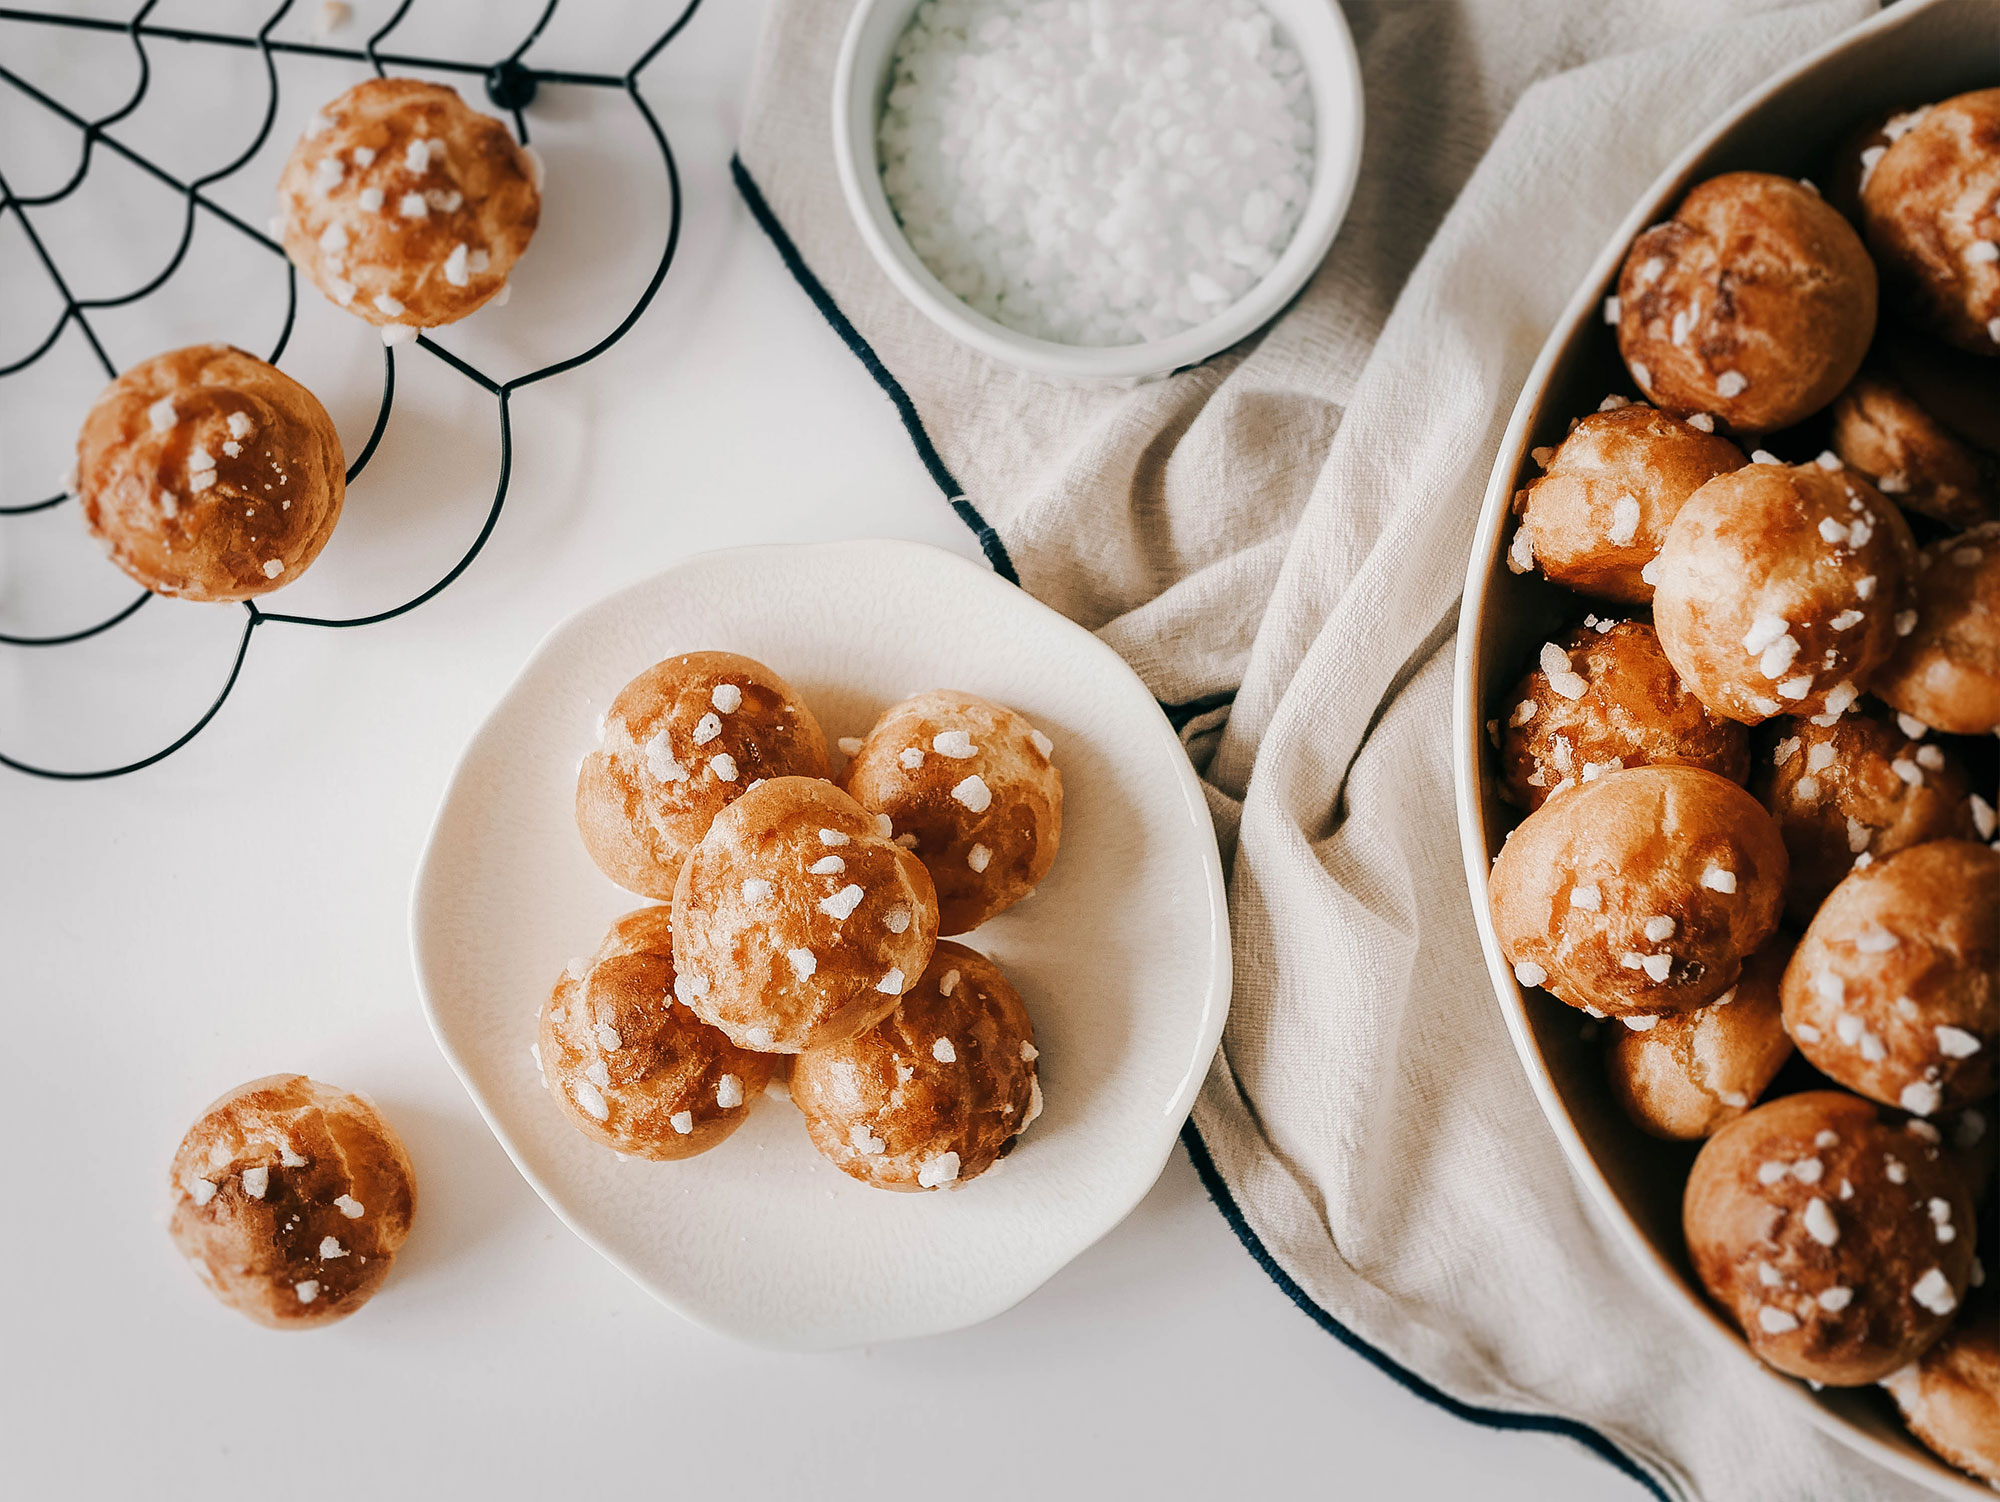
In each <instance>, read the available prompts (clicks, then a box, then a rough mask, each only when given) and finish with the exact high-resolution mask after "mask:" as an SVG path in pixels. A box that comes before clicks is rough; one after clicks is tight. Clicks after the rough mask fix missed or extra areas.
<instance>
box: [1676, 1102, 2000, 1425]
mask: <svg viewBox="0 0 2000 1502" xmlns="http://www.w3.org/2000/svg"><path fill="white" fill-rule="evenodd" d="M1916 1125H1917V1126H1920V1127H1921V1126H1924V1125H1925V1123H1922V1122H1918V1123H1916ZM1933 1135H1935V1134H1934V1133H1933ZM1681 1209H1682V1224H1683V1227H1684V1229H1685V1230H1686V1233H1687V1247H1688V1256H1689V1259H1690V1260H1691V1261H1692V1262H1693V1263H1694V1270H1695V1273H1696V1275H1697V1276H1698V1277H1699V1278H1700V1279H1701V1283H1702V1286H1703V1287H1704V1288H1706V1289H1707V1290H1708V1294H1709V1297H1710V1298H1712V1299H1714V1300H1715V1302H1716V1303H1717V1304H1719V1305H1721V1307H1722V1309H1723V1311H1724V1312H1725V1313H1726V1314H1728V1315H1729V1317H1730V1319H1731V1320H1733V1321H1734V1322H1735V1324H1736V1326H1737V1328H1738V1329H1740V1330H1741V1331H1742V1332H1743V1335H1744V1338H1745V1339H1746V1340H1748V1341H1749V1343H1750V1349H1751V1350H1753V1351H1755V1352H1756V1353H1757V1355H1758V1356H1760V1357H1762V1358H1763V1359H1764V1360H1765V1361H1767V1362H1769V1363H1770V1364H1771V1365H1772V1366H1774V1367H1776V1368H1777V1369H1778V1370H1779V1371H1781V1372H1788V1373H1790V1374H1791V1375H1792V1376H1794V1377H1804V1378H1807V1379H1809V1380H1810V1381H1813V1382H1821V1383H1825V1384H1826V1385H1827V1386H1829V1387H1856V1386H1860V1385H1861V1384H1863V1383H1868V1382H1877V1381H1880V1380H1881V1379H1882V1378H1884V1377H1886V1376H1888V1375H1889V1374H1890V1373H1891V1372H1893V1371H1896V1370H1897V1369H1898V1368H1900V1367H1902V1366H1904V1365H1905V1364H1906V1363H1908V1362H1910V1361H1913V1360H1914V1359H1916V1358H1917V1357H1918V1356H1920V1355H1922V1354H1923V1353H1924V1351H1925V1350H1926V1349H1928V1348H1929V1347H1930V1345H1931V1344H1932V1343H1933V1342H1934V1341H1936V1340H1937V1339H1938V1337H1939V1336H1941V1335H1943V1334H1944V1332H1945V1330H1946V1329H1947V1328H1948V1327H1949V1326H1950V1324H1951V1319H1952V1316H1953V1315H1954V1314H1956V1313H1957V1312H1958V1308H1959V1305H1960V1303H1961V1302H1962V1301H1963V1300H1964V1298H1965V1291H1966V1287H1967V1284H1968V1282H1969V1281H1970V1279H1971V1277H1972V1267H1973V1255H1974V1251H1973V1241H1974V1236H1975V1231H1974V1227H1973V1222H1972V1201H1971V1199H1970V1197H1969V1196H1968V1195H1967V1194H1966V1192H1965V1186H1964V1184H1963V1183H1961V1182H1960V1180H1959V1177H1958V1174H1957V1173H1956V1171H1954V1170H1953V1169H1952V1168H1951V1166H1950V1165H1948V1164H1946V1163H1944V1162H1943V1161H1942V1160H1941V1159H1940V1158H1939V1157H1938V1156H1937V1155H1936V1153H1935V1150H1934V1149H1931V1148H1927V1147H1926V1144H1925V1142H1924V1140H1923V1138H1922V1137H1921V1136H1917V1135H1913V1134H1911V1133H1910V1132H1908V1131H1906V1130H1905V1129H1904V1127H1903V1126H1902V1125H1901V1124H1900V1123H1899V1122H1897V1121H1896V1120H1894V1119H1892V1118H1887V1117H1886V1116H1885V1114H1884V1113H1883V1112H1882V1111H1881V1109H1880V1108H1879V1107H1877V1106H1875V1105H1874V1104H1872V1103H1871V1102H1869V1101H1865V1100H1862V1099H1861V1098H1860V1097H1859V1096H1854V1095H1848V1094H1845V1093H1843V1092H1841V1091H1837V1090H1813V1091H1807V1092H1805V1093H1804V1094H1800V1095H1787V1096H1784V1097H1782V1098H1781V1099H1778V1100H1774V1101H1771V1102H1769V1103H1767V1104H1765V1105H1761V1106H1759V1107H1757V1109H1756V1110H1754V1111H1752V1112H1750V1113H1749V1114H1748V1115H1746V1116H1744V1117H1742V1118H1740V1119H1739V1120H1736V1121H1732V1122H1731V1123H1730V1124H1729V1125H1728V1126H1726V1127H1724V1128H1723V1129H1722V1130H1721V1131H1719V1132H1717V1133H1716V1134H1715V1135H1714V1136H1713V1137H1711V1138H1709V1139H1708V1141H1707V1142H1706V1143H1705V1144H1704V1145H1703V1147H1702V1150H1701V1153H1700V1155H1699V1156H1698V1157H1697V1158H1696V1159H1695V1163H1694V1169H1693V1171H1692V1172H1691V1173H1690V1174H1689V1175H1688V1182H1687V1190H1686V1193H1685V1195H1684V1196H1683V1199H1682V1207H1681Z"/></svg>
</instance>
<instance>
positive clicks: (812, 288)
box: [729, 156, 1021, 585]
mask: <svg viewBox="0 0 2000 1502" xmlns="http://www.w3.org/2000/svg"><path fill="white" fill-rule="evenodd" d="M729 171H730V174H731V175H732V176H733V177H735V179H736V191H737V192H739V193H741V194H742V195H743V201H744V203H746V204H748V205H749V207H750V217H751V218H753V219H755V220H756V221H757V226H758V228H760V229H762V230H763V231H764V233H765V234H766V235H768V236H769V237H770V240H771V243H772V244H773V245H774V246H776V247H777V250H778V256H779V259H781V260H782V261H783V262H784V263H785V269H786V270H787V271H789V272H791V274H792V279H793V280H794V281H796V282H797V283H798V284H799V286H800V287H802V288H803V289H804V290H805V294H806V296H807V297H809V298H811V299H812V305H813V306H814V307H815V308H818V309H819V314H820V317H822V318H824V319H825V320H826V321H827V322H828V323H829V324H831V325H832V326H833V331H834V332H835V333H836V334H838V335H840V338H841V342H842V343H843V344H845V345H846V346H847V347H848V348H849V349H850V350H852V351H853V352H854V357H855V358H856V359H857V360H859V361H860V362H861V364H862V367H863V368H864V369H865V370H867V372H868V374H870V375H871V376H873V377H874V378H875V384H876V385H877V386H880V387H881V388H882V391H883V394H884V395H886V396H887V397H888V398H889V401H890V402H891V403H892V404H893V405H894V406H895V408H896V415H897V416H898V417H900V418H901V419H902V420H903V430H904V431H905V432H906V433H908V434H909V435H910V442H911V443H913V444H915V445H916V449H917V457H918V458H919V459H921V460H922V461H923V466H924V468H925V469H927V470H929V471H930V475H931V478H932V479H933V480H935V481H937V487H938V489H939V490H942V491H943V492H944V493H945V498H946V499H947V500H949V501H950V502H951V509H952V510H954V511H956V512H957V513H958V518H959V520H960V521H962V522H964V523H965V524H966V525H967V526H968V527H970V528H972V535H973V536H974V537H976V538H978V539H979V550H980V551H981V552H982V553H984V554H985V555H986V561H987V562H988V563H990V564H992V565H993V572H994V573H996V574H998V575H999V576H1000V577H1001V578H1003V579H1005V580H1006V581H1007V582H1008V583H1009V584H1015V585H1018V584H1019V583H1020V582H1021V576H1020V575H1019V574H1017V573H1015V572H1014V560H1013V559H1012V558H1010V557H1008V556H1007V544H1006V543H1004V542H1002V541H1001V540H1000V534H999V533H998V532H996V531H994V530H993V528H992V527H991V526H989V525H988V524H987V521H986V518H985V517H983V516H981V515H980V514H979V508H978V507H977V506H975V505H973V504H972V502H971V501H970V500H968V499H967V498H966V495H965V489H964V487H963V486H961V485H960V484H959V483H958V480H957V477H956V476H954V475H953V474H952V472H951V471H950V470H949V469H948V468H946V467H945V462H944V459H943V458H942V457H941V456H940V455H939V454H938V451H937V445H936V444H934V443H932V442H931V435H930V434H929V433H927V432H925V431H924V420H923V419H922V418H921V417H919V416H918V415H917V404H916V403H915V402H913V401H911V400H910V394H909V392H907V391H905V390H904V389H903V385H902V382H900V381H898V380H897V379H896V378H895V377H894V376H892V375H890V374H889V368H888V367H887V366H886V365H884V364H883V363H882V361H881V358H880V357H879V356H877V355H876V353H875V351H874V350H873V349H871V348H869V345H868V341H867V340H866V339H863V338H862V337H861V331H860V330H859V329H857V328H855V326H854V325H853V324H851V323H849V322H848V321H847V315H846V314H845V313H843V312H841V311H840V308H839V305H838V304H836V303H835V302H834V300H833V298H832V296H831V295H830V294H829V293H828V292H827V290H826V288H825V287H824V286H823V285H821V283H820V279H819V278H818V277H816V276H814V275H813V274H812V270H811V268H810V267H808V266H807V265H806V263H805V258H804V257H803V256H801V255H800V254H799V248H798V246H796V245H794V244H793V243H792V237H791V236H790V235H788V234H786V233H785V227H784V226H783V225H782V224H780V223H778V216H777V215H776V214H773V213H772V212H771V205H770V204H769V203H767V202H765V199H764V193H763V190H762V189H760V188H759V187H758V186H757V181H756V179H755V178H753V177H751V175H750V169H749V168H747V167H745V166H744V165H743V158H741V157H740V156H733V157H731V158H730V159H729Z"/></svg>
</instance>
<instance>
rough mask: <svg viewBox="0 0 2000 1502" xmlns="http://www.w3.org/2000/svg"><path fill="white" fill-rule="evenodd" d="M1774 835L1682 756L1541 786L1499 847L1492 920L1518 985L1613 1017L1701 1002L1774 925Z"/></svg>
mask: <svg viewBox="0 0 2000 1502" xmlns="http://www.w3.org/2000/svg"><path fill="white" fill-rule="evenodd" d="M1785 869H1786V861H1785V846H1784V842H1783V841H1782V840H1781V839H1779V838H1778V829H1777V826H1776V825H1775V824H1773V823H1772V822H1771V816H1770V815H1769V814H1768V813H1766V812H1765V811H1764V809H1763V806H1762V805H1761V804H1759V803H1758V802H1757V800H1756V799H1755V798H1752V797H1751V796H1750V795H1749V794H1748V793H1747V792H1745V791H1744V790H1743V789H1742V788H1740V787H1738V786H1737V785H1736V784H1735V783H1733V782H1731V781H1730V780H1729V779H1728V778H1726V777H1718V776H1716V774H1715V773H1713V772H1704V771H1702V770H1700V769H1699V768H1695V767H1634V768H1632V769H1631V770H1630V771H1625V772H1611V773H1607V774H1606V775H1604V776H1602V777H1599V778H1596V779H1595V780H1593V781H1591V782H1587V783H1583V784H1581V785H1579V786H1578V787H1576V788H1574V789H1572V790H1571V791H1569V792H1566V793H1564V794H1562V795H1561V796H1560V797H1557V798H1551V799H1550V800H1549V801H1548V802H1547V803H1545V804H1543V805H1542V807H1541V808H1540V809H1539V810H1537V811H1536V812H1535V813H1532V814H1530V815H1529V816H1528V817H1527V819H1525V820H1524V821H1523V822H1522V823H1521V824H1520V826H1519V827H1518V828H1516V829H1515V830H1514V832H1513V834H1512V835H1511V836H1510V837H1509V838H1508V840H1507V842H1506V844H1504V845H1503V846H1502V847H1501V850H1500V857H1499V859H1498V860H1497V861H1495V862H1494V865H1493V872H1492V875H1491V877H1490V878H1489V880H1488V890H1489V892H1490V894H1491V897H1492V903H1493V927H1494V929H1495V931H1496V933H1497V935H1498V937H1499V940H1500V947H1501V950H1502V952H1503V953H1505V955H1506V956H1507V959H1508V962H1509V963H1511V964H1512V965H1513V967H1514V975H1515V978H1516V979H1518V980H1519V981H1520V982H1521V984H1522V985H1525V986H1547V987H1548V989H1549V990H1550V991H1552V992H1554V993H1555V995H1556V996H1557V997H1559V998H1560V999H1561V1000H1563V1001H1566V1002H1568V1003H1569V1004H1570V1005H1571V1006H1573V1007H1581V1008H1583V1009H1584V1010H1586V1011H1595V1012H1598V1013H1600V1014H1607V1015H1610V1016H1616V1017H1627V1016H1654V1015H1658V1014H1660V1013H1666V1012H1685V1011H1690V1010H1692V1009H1693V1008H1695V1007H1700V1006H1706V1005H1708V1004H1709V1003H1710V1002H1713V1001H1715V1000H1716V999H1717V998H1719V997H1720V996H1722V994H1723V993H1724V992H1726V991H1728V990H1729V989H1730V987H1732V986H1734V985H1735V984H1736V983H1737V979H1738V975H1739V973H1740V971H1741V970H1742V967H1743V961H1744V960H1745V959H1747V958H1748V957H1749V956H1750V955H1751V954H1752V953H1754V952H1755V951H1756V950H1757V948H1758V947H1759V946H1760V945H1762V944H1763V943H1764V941H1765V940H1766V939H1768V938H1770V937H1771V934H1772V933H1773V932H1774V931H1775V930H1776V928H1777V926H1778V913H1779V909H1780V907H1781V906H1782V904H1783V901H1784V890H1785Z"/></svg>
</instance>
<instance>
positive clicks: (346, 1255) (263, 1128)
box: [169, 1074, 417, 1330]
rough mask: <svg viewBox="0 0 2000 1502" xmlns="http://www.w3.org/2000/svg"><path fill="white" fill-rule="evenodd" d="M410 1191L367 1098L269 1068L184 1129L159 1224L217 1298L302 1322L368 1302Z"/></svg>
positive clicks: (391, 1139)
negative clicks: (164, 1220)
mask: <svg viewBox="0 0 2000 1502" xmlns="http://www.w3.org/2000/svg"><path fill="white" fill-rule="evenodd" d="M416 1193H417V1186H416V1178H415V1176H414V1175H413V1174H412V1172H411V1170H410V1159H409V1155H408V1154H407V1153H405V1152H404V1151H403V1144H402V1141H401V1139H399V1138H398V1137H397V1136H396V1133H395V1130H394V1129H393V1128H392V1127H390V1125H389V1123H388V1122H386V1121H384V1120H383V1119H382V1116H381V1114H380V1113H379V1112H377V1111H376V1109H375V1108H374V1106H372V1105H371V1104H370V1103H369V1102H368V1101H367V1100H365V1099H363V1098H362V1097H361V1096H358V1095H351V1094H348V1093H347V1092H346V1091H343V1090H337V1089H335V1088H334V1087H333V1086H331V1085H322V1084H320V1083H319V1082H318V1081H316V1080H309V1079H307V1078H306V1077H305V1076H304V1075H302V1074H273V1075H267V1076H265V1077H264V1078H263V1079H258V1080H252V1081H250V1083H249V1084H247V1085H238V1086H237V1087H236V1088H235V1089H234V1090H231V1091H230V1092H229V1093H228V1094H227V1095H224V1096H223V1097H221V1098H220V1099H219V1100H217V1101H216V1102H215V1103H214V1104H213V1105H211V1106H209V1108H208V1109H207V1110H206V1111H204V1112H203V1113H202V1115H201V1119H200V1120H198V1121H196V1122H195V1124H194V1125H193V1126H191V1127H189V1128H188V1132H187V1135H186V1136H185V1137H183V1138H182V1139H181V1145H180V1147H179V1149H178V1150H177V1151H176V1152H175V1153H174V1166H173V1210H172V1217H171V1220H170V1222H169V1229H170V1231H171V1233H172V1235H173V1238H174V1245H175V1246H177V1247H179V1248H180V1252H181V1255H182V1256H183V1257H186V1258H187V1260H188V1262H189V1263H190V1264H191V1265H192V1266H193V1268H194V1270H195V1272H196V1273H197V1274H198V1275H199V1276H200V1278H201V1280H202V1282H203V1283H205V1284H207V1285H208V1290H209V1292H210V1293H212V1294H214V1295H215V1296H216V1297H217V1298H218V1299H220V1300H221V1301H222V1302H223V1303H225V1304H227V1305H228V1306H229V1307H230V1308H232V1309H234V1310H236V1311H237V1312H238V1313H240V1314H245V1315H248V1316H249V1317H250V1318H251V1319H253V1320H255V1321H256V1322H257V1323H258V1324H260V1325H269V1326H270V1327H271V1328H272V1329H274V1330H303V1329H308V1328H310V1327H312V1326H314V1325H328V1324H332V1323H333V1322H334V1321H335V1320H339V1319H345V1318H346V1317H347V1316H348V1315H350V1314H352V1313H354V1311H355V1310H357V1309H359V1308H360V1307H361V1306H362V1305H363V1304H365V1303H367V1302H368V1300H369V1299H370V1298H372V1297H374V1295H375V1292H376V1290H377V1289H379V1288H380V1287H381V1286H382V1280H383V1279H384V1278H386V1277H388V1275H389V1268H390V1265H391V1264H392V1263H393V1262H394V1261H395V1259H396V1250H397V1248H399V1247H400V1246H402V1244H403V1239H404V1238H405V1237H406V1236H408V1235H409V1234H410V1219H411V1216H412V1215H413V1214H414V1212H415V1210H416Z"/></svg>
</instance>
